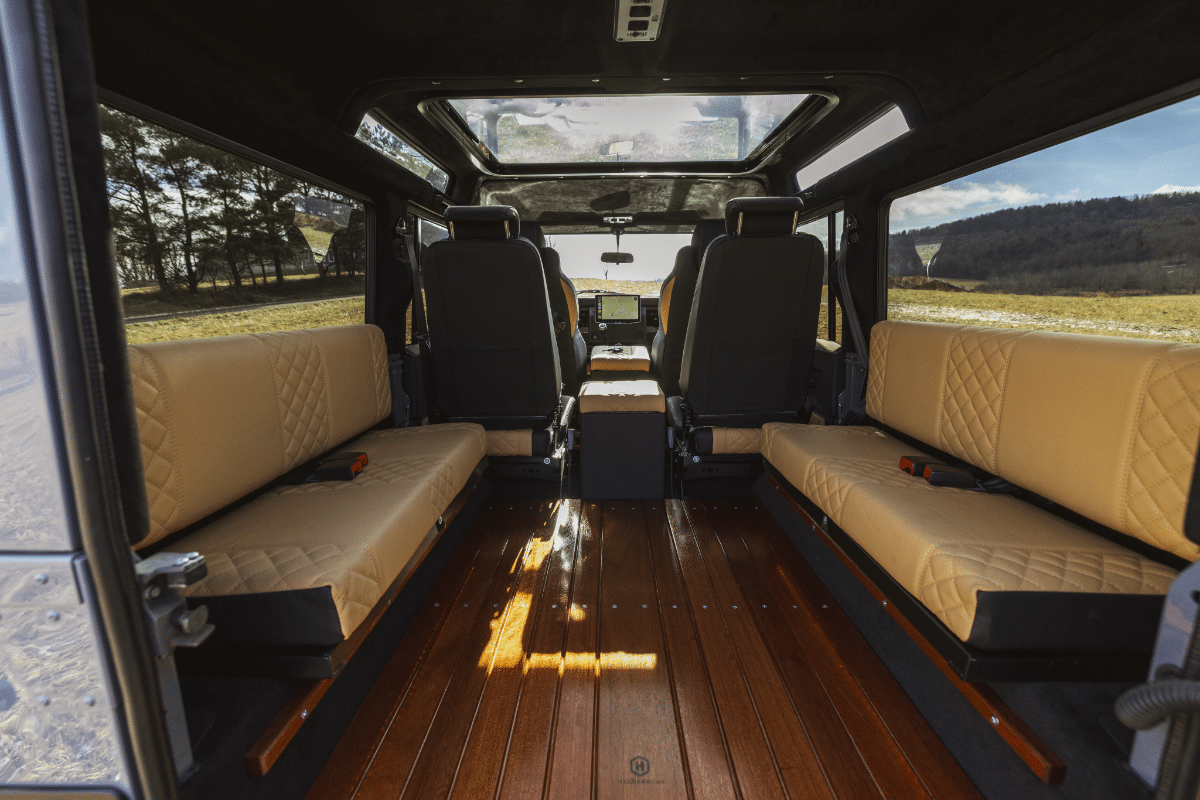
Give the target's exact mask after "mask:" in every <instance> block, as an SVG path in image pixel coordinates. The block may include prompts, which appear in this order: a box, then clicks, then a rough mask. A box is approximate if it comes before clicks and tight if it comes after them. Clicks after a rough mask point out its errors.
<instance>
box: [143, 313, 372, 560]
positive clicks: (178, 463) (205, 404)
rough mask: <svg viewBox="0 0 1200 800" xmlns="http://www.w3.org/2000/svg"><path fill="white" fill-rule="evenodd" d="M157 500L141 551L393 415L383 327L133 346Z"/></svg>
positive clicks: (152, 501) (152, 495)
mask: <svg viewBox="0 0 1200 800" xmlns="http://www.w3.org/2000/svg"><path fill="white" fill-rule="evenodd" d="M129 364H130V370H131V372H132V375H131V377H132V380H133V387H134V403H135V406H136V408H137V420H138V430H139V433H140V436H141V443H142V466H143V468H144V470H145V474H146V495H147V500H148V501H149V506H150V531H149V533H148V534H147V535H146V537H145V538H144V539H143V540H142V541H140V542H138V543H137V544H136V545H135V546H136V547H143V546H145V545H148V544H152V543H154V542H156V541H158V540H159V539H161V538H162V537H164V536H166V535H168V534H170V533H174V532H175V531H177V530H180V529H182V528H185V527H187V526H188V525H191V524H192V523H193V522H195V521H197V520H199V519H203V518H204V517H206V516H207V515H209V514H211V513H213V512H214V511H217V510H219V509H221V508H223V507H224V506H226V505H228V504H229V503H231V502H233V501H234V500H237V499H238V498H240V497H242V496H244V495H246V494H247V493H249V492H252V491H254V490H255V489H257V488H259V487H261V486H263V485H264V484H266V483H268V482H270V481H272V480H274V479H275V478H277V477H279V476H280V475H282V474H283V473H285V472H287V471H288V470H291V469H292V468H294V467H296V466H297V465H299V464H303V463H304V462H305V461H308V460H309V459H312V458H314V457H316V456H318V455H320V454H321V453H324V452H325V451H327V450H329V449H330V448H333V447H336V446H337V445H339V444H341V443H342V442H344V441H346V440H347V439H349V438H351V437H352V436H355V435H357V434H359V433H361V432H362V431H364V430H366V429H367V428H369V427H371V426H372V425H374V424H375V423H376V422H378V421H379V420H381V419H383V418H384V417H385V416H387V415H388V414H389V413H390V412H391V405H392V399H391V386H390V383H389V382H388V372H387V350H386V347H385V345H384V341H383V332H382V331H381V330H379V328H377V327H375V326H374V325H348V326H344V327H339V328H320V329H315V330H307V331H288V332H283V333H262V334H249V335H242V336H225V337H221V338H216V339H192V340H184V341H176V342H159V343H156V344H146V345H133V346H131V347H130V348H129Z"/></svg>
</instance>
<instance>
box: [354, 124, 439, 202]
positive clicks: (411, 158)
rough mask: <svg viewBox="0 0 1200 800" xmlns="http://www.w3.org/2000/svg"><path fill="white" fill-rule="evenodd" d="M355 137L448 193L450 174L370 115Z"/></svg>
mask: <svg viewBox="0 0 1200 800" xmlns="http://www.w3.org/2000/svg"><path fill="white" fill-rule="evenodd" d="M355 135H356V136H357V138H358V139H359V141H362V142H366V143H367V144H368V145H370V146H371V148H372V149H373V150H376V151H378V152H380V153H382V154H383V155H385V156H387V157H388V158H390V159H391V160H392V161H395V162H396V163H397V164H399V165H400V166H402V167H404V168H405V169H406V170H408V171H409V172H411V173H412V174H413V175H416V176H417V177H418V178H421V179H423V180H424V181H426V182H427V183H428V184H429V185H430V186H432V187H433V188H435V189H437V190H438V191H439V192H444V191H446V187H447V186H448V185H449V184H450V175H449V173H447V172H446V171H445V170H444V169H442V168H441V167H439V166H438V165H437V164H434V163H433V162H432V161H430V160H429V159H428V158H426V157H425V156H423V155H421V154H420V153H419V152H417V150H416V148H414V147H413V146H412V145H410V144H409V143H408V142H406V141H404V140H403V139H401V138H400V137H399V136H397V135H396V134H394V133H392V132H391V131H390V130H388V129H387V128H385V127H384V126H383V125H382V124H380V122H379V121H378V120H377V119H375V118H374V117H372V116H371V115H370V114H367V115H366V116H364V117H363V120H362V122H361V123H359V126H358V133H357V134H355Z"/></svg>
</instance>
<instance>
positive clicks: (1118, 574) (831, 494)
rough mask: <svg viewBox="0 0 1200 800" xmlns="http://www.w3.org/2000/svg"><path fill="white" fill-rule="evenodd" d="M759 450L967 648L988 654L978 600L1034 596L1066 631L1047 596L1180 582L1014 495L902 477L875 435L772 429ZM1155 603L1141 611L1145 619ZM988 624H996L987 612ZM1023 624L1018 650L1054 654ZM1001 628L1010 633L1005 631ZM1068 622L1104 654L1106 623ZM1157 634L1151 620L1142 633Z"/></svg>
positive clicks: (888, 440) (1151, 590)
mask: <svg viewBox="0 0 1200 800" xmlns="http://www.w3.org/2000/svg"><path fill="white" fill-rule="evenodd" d="M763 440H764V455H765V457H766V459H767V461H769V462H770V463H771V464H772V465H773V466H774V467H775V468H776V469H777V470H779V472H780V473H781V474H782V475H783V476H784V477H785V478H786V479H787V480H788V481H789V482H790V483H791V484H792V485H793V486H795V487H796V488H797V489H799V490H800V491H802V492H803V493H804V494H805V495H806V496H807V497H809V498H810V499H811V500H812V501H813V502H815V503H816V504H817V505H818V506H819V507H820V508H821V510H822V511H824V512H825V513H826V514H828V515H829V518H830V519H831V520H832V521H833V522H834V523H835V524H837V525H838V526H839V527H840V528H842V529H843V530H844V531H845V532H846V533H847V534H849V535H850V536H851V537H852V538H853V539H854V540H855V542H857V543H858V544H859V545H860V546H861V547H862V548H863V549H864V550H865V551H866V552H867V553H868V554H869V555H870V556H871V557H872V558H873V559H874V560H875V561H876V562H878V563H879V565H880V566H881V567H883V568H884V569H885V570H887V572H888V573H889V574H890V575H891V576H892V577H893V578H895V579H896V581H897V582H898V583H899V584H900V585H901V586H903V587H904V588H905V589H906V590H907V591H908V592H909V593H910V594H912V595H913V596H914V597H916V598H918V599H919V600H920V601H921V602H922V603H924V604H925V606H926V607H927V608H929V610H930V611H932V612H933V613H934V614H936V615H937V616H938V618H939V619H941V620H942V622H944V623H945V624H946V626H947V627H948V628H949V629H950V630H951V631H953V632H954V633H955V634H956V635H957V636H958V637H959V638H960V639H962V640H963V641H966V642H971V643H973V644H979V645H980V646H988V645H996V644H997V641H996V639H995V635H994V633H993V632H991V631H989V630H985V629H984V628H983V626H981V625H980V624H977V623H978V622H979V621H978V620H977V616H978V612H979V610H980V605H981V601H982V600H986V601H987V602H988V603H989V604H991V605H994V604H996V603H997V602H999V603H1004V602H1009V601H1011V600H1012V599H1013V598H1012V596H1013V595H1015V594H1018V593H1039V595H1038V596H1039V599H1040V600H1042V601H1044V605H1043V610H1044V612H1045V616H1046V617H1047V618H1048V619H1050V618H1056V621H1057V622H1058V623H1059V624H1060V625H1067V626H1070V625H1071V624H1072V623H1071V621H1069V620H1064V619H1062V615H1061V614H1056V609H1055V607H1054V598H1055V597H1056V596H1057V597H1061V596H1064V595H1069V594H1072V593H1075V594H1086V595H1090V596H1097V595H1114V596H1130V595H1147V596H1153V597H1155V598H1157V597H1158V596H1161V595H1163V594H1165V593H1166V590H1167V587H1168V586H1169V585H1170V583H1171V581H1172V580H1173V579H1174V578H1175V576H1176V574H1177V573H1176V571H1175V570H1174V569H1172V568H1170V567H1167V566H1164V565H1162V564H1159V563H1158V562H1155V561H1153V560H1151V559H1148V558H1145V557H1143V556H1141V555H1139V554H1137V553H1134V552H1133V551H1131V550H1128V549H1126V548H1124V547H1121V546H1120V545H1118V544H1115V543H1113V542H1111V541H1109V540H1108V539H1104V538H1102V537H1099V536H1096V535H1095V534H1092V533H1090V532H1088V531H1085V530H1083V529H1082V528H1080V527H1078V526H1076V525H1074V524H1072V523H1069V522H1067V521H1065V520H1062V519H1061V518H1059V517H1056V516H1054V515H1053V514H1050V513H1048V512H1046V511H1044V510H1042V509H1040V508H1037V507H1035V506H1032V505H1030V504H1028V503H1025V502H1022V501H1020V500H1017V499H1015V498H1013V497H1010V496H1007V495H997V494H985V493H982V492H973V491H967V490H964V489H953V488H948V487H933V486H930V485H929V484H928V483H926V482H925V481H923V480H920V479H918V478H915V477H913V476H911V475H907V474H905V473H904V472H901V471H900V469H899V468H898V461H899V458H900V456H902V455H908V454H911V453H912V452H913V448H912V447H911V446H909V445H906V444H903V443H901V442H899V441H897V440H896V439H894V438H893V437H890V436H888V435H887V434H885V433H883V432H881V431H877V430H873V429H870V428H853V427H851V428H839V427H822V426H812V425H792V424H785V423H770V424H768V425H766V426H764V430H763ZM1040 593H1046V594H1040ZM1003 595H1008V597H1003ZM1115 602H1116V603H1117V604H1121V603H1124V602H1125V601H1124V600H1120V599H1118V600H1116V601H1115ZM1131 602H1137V601H1131ZM1156 602H1157V601H1151V602H1149V603H1143V604H1142V606H1144V607H1145V608H1146V609H1149V611H1148V612H1147V613H1150V614H1151V616H1153V613H1152V612H1153V610H1154V608H1155V607H1156V606H1155V603H1156ZM1089 603H1090V604H1091V605H1092V606H1095V598H1094V597H1090V598H1089ZM1067 605H1071V603H1069V602H1068V603H1067ZM1142 606H1139V607H1142ZM986 616H987V620H986V621H987V622H988V623H989V624H991V623H993V622H996V620H995V619H994V617H995V614H993V613H991V611H990V610H989V613H988V614H987V615H986ZM1020 622H1021V623H1022V624H1024V625H1025V626H1026V628H1027V630H1026V633H1027V634H1028V635H1029V636H1031V637H1033V638H1031V639H1026V640H1024V642H1023V644H1024V646H1027V647H1035V646H1042V647H1046V646H1053V644H1054V642H1053V640H1052V637H1042V638H1043V639H1047V638H1051V641H1039V640H1038V636H1039V625H1038V622H1039V620H1038V619H1025V620H1021V621H1020ZM1000 624H1002V625H1003V627H1004V628H1006V629H1009V631H1010V634H1011V628H1012V627H1013V625H1012V622H1011V621H1009V620H1004V621H1001V623H1000ZM1073 624H1074V627H1076V628H1078V627H1080V626H1084V625H1089V624H1090V625H1092V626H1093V627H1095V628H1096V629H1097V641H1096V642H1095V643H1094V645H1095V646H1093V647H1088V646H1086V644H1085V647H1084V649H1103V646H1104V645H1103V639H1104V636H1105V635H1106V633H1107V632H1106V630H1105V626H1104V621H1103V620H1101V619H1093V620H1075V621H1074V623H1073ZM1154 624H1155V619H1151V620H1149V625H1148V629H1149V630H1150V631H1151V632H1152V631H1153V628H1154ZM1040 630H1041V631H1045V630H1048V629H1047V628H1046V627H1045V626H1041V627H1040ZM1022 635H1024V634H1022ZM1010 638H1011V636H1010ZM1079 638H1080V641H1083V639H1084V638H1085V637H1082V636H1080V637H1079ZM1013 644H1014V642H1013V641H1006V642H1004V645H1005V646H1013Z"/></svg>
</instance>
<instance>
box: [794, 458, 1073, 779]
mask: <svg viewBox="0 0 1200 800" xmlns="http://www.w3.org/2000/svg"><path fill="white" fill-rule="evenodd" d="M771 483H772V484H773V485H774V487H775V489H776V490H777V491H778V492H779V494H780V495H781V496H782V497H783V498H784V499H785V500H786V501H787V502H788V503H789V504H790V505H791V506H792V508H793V509H794V510H795V511H796V512H798V513H799V514H800V517H801V519H803V520H804V521H805V524H807V525H808V526H809V527H810V528H811V529H812V530H813V532H814V533H815V534H816V535H817V537H818V538H819V539H821V541H822V542H823V543H824V544H825V546H826V547H828V548H829V549H830V550H832V551H833V553H834V555H836V556H837V557H838V559H839V560H840V561H841V562H842V563H843V564H844V565H845V566H846V568H847V569H848V570H850V573H851V574H852V575H854V577H855V578H857V579H858V581H859V582H860V583H861V584H862V585H863V586H864V587H865V588H866V589H867V591H868V592H870V593H871V596H872V597H874V598H875V599H876V600H877V601H878V602H879V603H881V604H882V605H883V607H884V608H885V609H886V610H887V612H888V614H889V615H891V617H892V619H894V620H895V621H896V622H897V624H899V625H900V627H901V628H902V629H903V630H904V632H905V633H907V634H908V635H909V637H910V638H911V639H912V640H913V641H914V642H916V643H917V645H918V646H919V647H920V648H921V650H922V651H924V653H925V655H926V656H928V657H929V660H930V661H931V662H933V664H934V665H935V666H936V667H937V668H938V669H939V670H941V672H942V674H944V675H945V676H946V678H947V679H948V680H949V681H950V683H952V684H953V685H954V688H956V689H957V690H958V691H959V692H960V693H961V694H962V695H963V697H965V698H966V699H967V701H968V702H969V703H970V704H971V705H972V706H973V707H974V708H975V710H976V711H978V712H979V714H980V715H981V716H983V717H984V718H985V719H987V720H988V721H989V722H991V723H992V726H993V727H994V728H995V730H996V732H997V733H999V734H1000V736H1001V738H1002V739H1004V741H1005V742H1006V743H1007V744H1008V746H1009V747H1011V748H1012V749H1013V752H1015V753H1016V754H1017V755H1018V756H1019V757H1020V758H1021V760H1022V761H1024V762H1025V763H1026V765H1028V767H1029V768H1030V769H1031V770H1033V772H1034V774H1035V775H1037V776H1038V777H1039V778H1040V779H1041V780H1042V781H1043V782H1045V783H1048V784H1050V785H1057V784H1061V783H1062V782H1063V780H1064V779H1065V778H1066V772H1067V765H1066V763H1064V762H1063V760H1062V759H1061V758H1059V757H1058V754H1057V753H1055V752H1054V751H1053V750H1052V749H1051V748H1050V746H1049V745H1047V744H1046V743H1045V742H1044V741H1042V738H1041V737H1040V736H1038V735H1037V733H1036V732H1034V730H1033V729H1032V728H1030V727H1029V725H1028V724H1027V723H1026V722H1025V721H1024V720H1023V719H1021V718H1020V717H1019V716H1017V714H1016V713H1015V712H1014V711H1013V710H1012V709H1011V708H1009V706H1008V704H1007V703H1005V702H1004V700H1003V698H1001V697H1000V695H998V694H996V692H995V690H993V689H992V688H991V687H990V686H988V685H987V684H984V683H968V682H967V681H964V680H963V679H962V678H960V677H959V676H958V674H957V673H955V672H954V669H953V668H952V667H951V666H950V665H949V664H948V663H947V662H946V659H944V658H942V656H941V654H940V653H938V651H937V649H936V648H935V647H934V646H933V645H932V644H930V643H929V641H928V640H927V639H926V638H925V637H924V636H922V635H921V633H920V631H918V630H917V629H916V627H914V626H913V624H912V623H911V622H909V620H908V618H907V617H905V616H904V615H903V614H901V613H900V612H899V611H898V610H897V609H896V607H895V606H894V605H892V604H891V603H889V602H888V601H887V596H886V595H884V593H883V592H882V591H881V590H880V589H879V587H878V586H876V585H875V582H874V581H872V580H871V579H870V578H869V577H868V576H867V574H866V573H865V572H863V571H862V570H861V569H860V568H859V566H858V565H857V564H855V563H854V560H853V559H852V558H850V557H849V556H848V555H846V552H845V551H844V550H842V548H841V547H840V546H839V545H838V544H837V542H835V541H834V540H833V539H831V538H830V537H829V535H828V534H827V533H825V531H824V530H822V528H821V526H820V525H818V524H817V523H816V522H815V521H814V520H813V519H812V517H810V516H809V515H808V512H806V511H805V510H804V509H803V508H802V507H801V506H800V504H799V503H797V502H796V499H795V498H794V497H792V496H791V495H790V494H789V493H788V491H787V490H786V489H784V488H783V486H781V485H780V484H779V482H778V481H777V480H776V479H775V478H774V477H773V476H772V478H771Z"/></svg>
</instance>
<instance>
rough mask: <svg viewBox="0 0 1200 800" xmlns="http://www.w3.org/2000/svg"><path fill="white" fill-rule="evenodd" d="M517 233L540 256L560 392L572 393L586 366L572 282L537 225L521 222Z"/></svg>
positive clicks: (576, 392) (575, 392)
mask: <svg viewBox="0 0 1200 800" xmlns="http://www.w3.org/2000/svg"><path fill="white" fill-rule="evenodd" d="M521 237H522V238H524V239H528V240H529V241H531V242H533V243H534V244H535V245H536V246H537V248H538V253H539V254H540V255H541V257H542V269H543V271H544V272H545V274H546V293H547V294H548V295H549V296H550V312H551V313H552V314H553V315H554V333H555V337H556V341H557V344H558V365H559V369H560V370H561V371H562V381H563V394H568V395H575V394H578V392H579V385H580V384H581V383H582V382H583V377H584V374H585V373H584V368H585V367H586V366H587V355H588V353H587V342H585V341H584V339H583V334H582V333H580V332H579V300H578V299H577V297H576V294H575V284H573V283H571V279H570V278H568V277H567V276H566V275H563V274H562V261H561V260H560V259H559V257H558V251H557V250H555V249H554V248H553V247H546V237H545V235H544V234H543V233H542V228H541V226H540V225H535V224H532V223H528V222H522V223H521Z"/></svg>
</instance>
